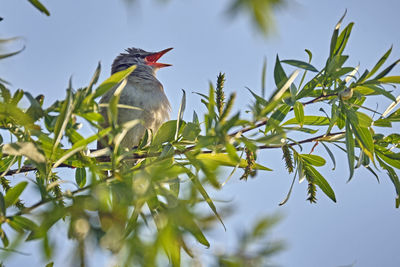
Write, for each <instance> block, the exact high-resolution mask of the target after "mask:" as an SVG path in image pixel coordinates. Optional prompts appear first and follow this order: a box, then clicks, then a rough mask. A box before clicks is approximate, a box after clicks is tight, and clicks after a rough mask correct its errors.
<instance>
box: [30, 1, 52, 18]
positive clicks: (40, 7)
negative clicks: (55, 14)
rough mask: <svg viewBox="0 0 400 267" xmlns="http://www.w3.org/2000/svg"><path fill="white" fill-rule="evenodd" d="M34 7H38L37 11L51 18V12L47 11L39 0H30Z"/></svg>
mask: <svg viewBox="0 0 400 267" xmlns="http://www.w3.org/2000/svg"><path fill="white" fill-rule="evenodd" d="M28 1H29V2H30V3H31V4H32V5H33V6H34V7H36V9H37V10H39V11H40V12H42V13H44V14H46V15H47V16H50V12H49V11H48V10H47V8H46V7H45V6H44V5H43V4H42V3H40V2H39V0H28Z"/></svg>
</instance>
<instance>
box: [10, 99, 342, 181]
mask: <svg viewBox="0 0 400 267" xmlns="http://www.w3.org/2000/svg"><path fill="white" fill-rule="evenodd" d="M335 95H336V94H329V95H320V96H318V97H316V98H314V99H312V100H310V101H308V102H304V103H302V104H303V106H306V105H309V104H313V103H316V102H319V101H322V100H325V99H326V98H329V97H331V96H335ZM292 110H293V108H291V109H290V111H292ZM267 122H268V119H267V118H264V119H263V120H262V121H260V122H258V123H256V124H255V125H253V126H249V127H247V128H242V129H240V130H238V131H235V132H233V133H231V134H229V136H230V137H235V136H237V135H242V134H243V133H246V132H248V131H251V130H254V129H257V128H259V127H261V126H263V125H265V124H266V123H267ZM321 137H322V136H320V137H315V138H321ZM195 147H196V146H195V145H193V146H189V147H187V148H185V149H184V150H176V151H175V153H174V154H175V155H182V154H185V153H186V152H189V151H191V150H193V149H194V148H195ZM278 147H281V146H280V145H278V146H260V149H268V148H278ZM94 151H96V150H91V152H94ZM211 152H212V151H210V152H207V151H203V152H202V153H211ZM160 154H161V152H153V153H134V154H132V157H129V158H127V159H131V160H135V159H145V158H151V157H158V156H160ZM96 160H97V161H99V162H108V161H110V157H108V156H101V157H97V158H96ZM58 167H60V168H74V166H71V165H68V164H61V165H59V166H58ZM30 171H37V168H35V167H32V166H22V167H21V168H20V169H14V170H10V171H8V172H7V173H6V174H5V175H4V176H11V175H14V174H18V173H23V172H30Z"/></svg>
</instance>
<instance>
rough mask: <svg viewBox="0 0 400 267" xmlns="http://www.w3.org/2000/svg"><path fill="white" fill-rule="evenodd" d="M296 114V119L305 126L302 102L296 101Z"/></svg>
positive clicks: (294, 108)
mask: <svg viewBox="0 0 400 267" xmlns="http://www.w3.org/2000/svg"><path fill="white" fill-rule="evenodd" d="M293 110H294V116H295V118H296V120H297V121H298V122H299V124H300V126H303V124H304V106H303V104H302V103H300V102H298V101H297V102H296V103H294V107H293Z"/></svg>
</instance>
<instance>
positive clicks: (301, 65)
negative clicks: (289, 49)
mask: <svg viewBox="0 0 400 267" xmlns="http://www.w3.org/2000/svg"><path fill="white" fill-rule="evenodd" d="M281 62H282V63H286V64H289V65H292V66H295V67H298V68H301V69H305V70H309V71H313V72H318V70H317V69H316V68H315V67H314V66H313V65H311V64H310V63H307V62H304V61H300V60H294V59H288V60H282V61H281Z"/></svg>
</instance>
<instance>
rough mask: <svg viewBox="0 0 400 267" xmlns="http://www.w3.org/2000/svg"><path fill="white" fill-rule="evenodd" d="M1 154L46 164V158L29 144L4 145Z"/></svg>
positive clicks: (32, 144)
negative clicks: (23, 157) (22, 157)
mask: <svg viewBox="0 0 400 267" xmlns="http://www.w3.org/2000/svg"><path fill="white" fill-rule="evenodd" d="M3 153H5V154H8V155H14V156H25V157H27V158H29V159H30V160H32V161H34V162H36V163H38V164H44V163H46V157H45V156H44V155H43V154H42V153H41V152H40V151H39V149H38V148H37V147H36V146H35V144H34V143H31V142H16V143H11V144H5V145H4V146H3Z"/></svg>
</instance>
